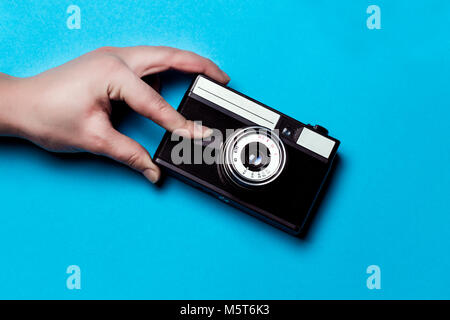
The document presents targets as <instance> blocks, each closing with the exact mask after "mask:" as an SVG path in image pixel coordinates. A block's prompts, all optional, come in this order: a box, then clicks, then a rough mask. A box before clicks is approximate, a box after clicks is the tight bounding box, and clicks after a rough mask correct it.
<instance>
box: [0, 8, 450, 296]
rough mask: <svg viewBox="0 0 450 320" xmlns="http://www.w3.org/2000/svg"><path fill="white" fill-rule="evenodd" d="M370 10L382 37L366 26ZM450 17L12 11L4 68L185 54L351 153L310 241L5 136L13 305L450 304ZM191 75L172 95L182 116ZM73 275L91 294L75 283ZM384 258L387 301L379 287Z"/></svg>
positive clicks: (3, 215)
mask: <svg viewBox="0 0 450 320" xmlns="http://www.w3.org/2000/svg"><path fill="white" fill-rule="evenodd" d="M70 4H76V5H78V6H79V7H80V8H81V19H82V20H81V29H80V30H69V29H68V28H67V27H66V19H67V17H68V16H69V15H68V14H67V13H66V9H67V7H68V6H69V5H70ZM370 4H377V5H379V6H380V8H381V26H382V29H381V30H369V29H368V28H367V27H366V19H367V17H368V16H369V15H368V14H367V13H366V8H367V7H368V5H370ZM449 21H450V2H449V1H445V0H442V1H437V0H435V1H425V0H423V1H380V0H377V1H374V2H372V1H371V2H369V1H349V0H348V1H294V0H293V1H258V2H256V1H248V2H244V1H242V0H233V1H230V0H227V1H195V2H194V1H171V2H165V1H95V2H94V1H87V0H76V1H74V2H70V1H45V2H42V1H1V2H0V72H5V73H8V74H11V75H14V76H31V75H34V74H37V73H39V72H41V71H43V70H46V69H48V68H51V67H54V66H57V65H59V64H62V63H64V62H66V61H68V60H70V59H73V58H75V57H77V56H79V55H81V54H83V53H85V52H88V51H90V50H93V49H95V48H97V47H100V46H103V45H112V46H129V45H141V44H148V45H169V46H174V47H179V48H183V49H188V50H192V51H195V52H197V53H199V54H202V55H204V56H206V57H208V58H211V59H212V60H214V61H215V62H217V63H218V64H219V65H220V66H221V67H222V68H223V69H224V70H225V71H226V72H228V74H229V75H230V76H231V78H232V80H231V83H230V85H231V86H232V87H233V88H235V89H237V90H239V91H242V92H243V93H246V94H248V95H249V96H251V97H254V98H256V99H258V100H260V101H262V102H264V103H266V104H267V105H270V106H272V107H274V108H276V109H278V110H280V111H282V112H284V113H286V114H288V115H290V116H292V117H294V118H297V119H299V120H301V121H303V122H306V123H320V124H321V125H323V126H325V127H327V128H328V129H329V130H330V133H331V134H332V135H333V136H335V137H337V138H338V139H340V140H341V141H342V144H341V147H340V150H339V153H340V161H339V164H338V167H337V169H336V172H335V175H334V177H333V181H332V182H331V185H330V188H329V190H328V193H327V195H326V197H325V199H324V201H323V202H322V204H321V206H320V210H319V212H318V214H317V216H316V217H315V219H314V221H313V222H312V225H311V229H310V231H309V233H308V235H307V237H306V238H305V239H304V240H300V239H297V238H294V237H291V236H289V235H287V234H284V233H283V232H281V231H278V230H277V229H274V228H272V227H270V226H268V225H266V224H264V223H261V222H259V221H257V220H256V219H254V218H252V217H249V216H247V215H245V214H243V213H241V212H240V211H238V210H236V209H233V208H230V207H228V206H226V205H225V204H222V203H221V202H219V201H217V200H215V199H213V198H212V197H209V196H208V195H205V194H203V193H201V192H199V191H197V190H195V189H193V188H190V187H188V186H187V185H185V184H183V183H181V182H179V181H176V180H174V179H167V180H166V183H165V184H164V185H163V186H162V188H159V189H158V188H155V187H154V186H153V185H151V184H150V183H148V182H147V181H146V180H145V179H144V178H143V177H142V176H141V175H139V174H137V173H135V172H133V171H132V170H130V169H128V168H126V167H124V166H122V165H119V164H116V163H114V162H112V161H109V160H106V159H100V158H98V157H95V156H90V155H58V154H52V153H49V152H46V151H43V150H41V149H39V148H38V147H35V146H34V145H32V144H30V143H27V142H22V141H20V140H15V139H10V138H2V139H0V173H1V180H0V181H1V183H0V199H1V203H0V298H44V299H45V298H61V299H72V298H75V299H78V298H88V299H89V298H138V299H140V298H159V299H171V298H177V299H184V298H186V299H196V298H201V299H219V298H236V299H246V298H255V299H257V298H264V299H302V298H314V299H315V298H343V299H345V298H356V299H366V298H368V299H372V298H373V299H392V298H447V299H448V298H450V276H449V271H450V256H449V252H450V250H449V249H450V237H449V235H450V212H449V187H450V184H449V181H450V169H449V167H448V164H449V161H450V148H449V137H450V134H449V126H448V120H449V116H450V99H449V98H450V77H449V72H450V38H449V31H450V27H449ZM188 82H189V80H188V79H185V78H181V80H179V81H170V83H168V84H167V85H166V86H165V88H164V90H163V96H164V97H165V98H166V99H167V100H168V101H169V102H170V103H171V104H172V105H174V106H177V105H178V103H179V101H180V100H181V97H182V95H183V93H184V91H185V90H186V88H187V86H188ZM163 84H164V83H163ZM0 99H1V97H0ZM120 129H121V130H122V131H123V132H125V133H127V134H128V135H130V136H131V137H133V138H135V139H136V140H138V141H139V142H141V143H142V144H143V145H144V146H146V147H147V148H148V150H149V151H150V152H151V153H152V154H153V153H154V151H155V150H156V147H157V145H158V143H159V141H160V139H161V137H162V134H163V130H162V129H161V128H160V127H158V126H157V125H155V124H153V123H151V122H150V121H149V120H146V119H144V118H142V117H140V116H138V115H135V114H128V115H127V116H126V117H125V119H124V121H123V122H122V123H121V125H120ZM71 264H75V265H79V266H80V267H81V273H82V275H81V286H82V289H81V290H68V289H67V288H66V278H67V276H68V275H67V274H66V268H67V266H69V265H71ZM372 264H376V265H379V266H380V268H381V290H369V289H368V288H367V287H366V279H367V277H368V275H367V274H366V268H367V267H368V266H369V265H372Z"/></svg>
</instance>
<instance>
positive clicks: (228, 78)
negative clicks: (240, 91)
mask: <svg viewBox="0 0 450 320" xmlns="http://www.w3.org/2000/svg"><path fill="white" fill-rule="evenodd" d="M220 71H222V70H220ZM222 75H223V77H224V78H225V83H228V82H230V77H229V76H228V75H227V74H226V73H225V72H224V71H222Z"/></svg>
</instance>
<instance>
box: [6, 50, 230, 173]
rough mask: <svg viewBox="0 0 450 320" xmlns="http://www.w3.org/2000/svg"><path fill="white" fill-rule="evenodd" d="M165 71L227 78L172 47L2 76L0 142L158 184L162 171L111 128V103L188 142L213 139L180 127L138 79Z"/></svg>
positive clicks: (105, 53)
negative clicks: (88, 158) (115, 165)
mask: <svg viewBox="0 0 450 320" xmlns="http://www.w3.org/2000/svg"><path fill="white" fill-rule="evenodd" d="M168 69H176V70H180V71H183V72H192V73H203V74H206V75H207V76H209V77H211V78H213V79H215V80H217V81H219V82H221V83H224V84H226V83H228V81H229V80H230V78H229V77H228V76H227V75H226V74H225V73H224V72H223V71H222V70H220V69H219V67H218V66H217V65H216V64H214V63H213V62H212V61H211V60H209V59H206V58H203V57H201V56H199V55H197V54H195V53H193V52H189V51H183V50H178V49H175V48H170V47H149V46H139V47H125V48H115V47H104V48H100V49H97V50H95V51H92V52H89V53H87V54H85V55H83V56H81V57H79V58H77V59H74V60H72V61H69V62H68V63H66V64H63V65H61V66H59V67H56V68H54V69H50V70H47V71H45V72H43V73H41V74H38V75H36V76H33V77H29V78H15V77H11V76H9V75H6V74H3V73H0V135H4V136H16V137H21V138H24V139H28V140H30V141H32V142H34V143H35V144H37V145H39V146H41V147H43V148H45V149H47V150H49V151H55V152H91V153H94V154H97V155H103V156H107V157H109V158H112V159H114V160H116V161H119V162H121V163H123V164H125V165H127V166H129V167H131V168H132V169H135V170H137V171H139V172H141V173H142V174H143V175H144V176H145V177H146V178H147V179H148V180H150V181H151V182H156V181H158V179H159V177H160V169H159V168H158V167H157V166H156V165H155V164H154V163H153V161H152V159H151V157H150V154H149V153H148V151H147V150H146V149H145V148H144V147H143V146H142V145H140V144H139V143H138V142H136V141H134V140H133V139H131V138H129V137H127V136H126V135H124V134H122V133H120V132H119V131H117V130H116V129H114V128H113V126H112V124H111V121H110V115H111V103H110V101H111V100H122V101H125V102H126V103H127V104H128V105H129V106H130V107H131V108H132V109H134V111H136V112H137V113H139V114H141V115H143V116H144V117H146V118H148V119H150V120H151V121H153V122H155V123H157V124H159V125H161V126H162V127H164V128H166V129H167V130H169V131H177V132H180V133H181V134H182V135H185V136H188V137H190V138H202V137H205V136H208V135H210V134H211V130H210V129H208V128H206V127H200V128H199V127H198V126H196V125H195V124H194V123H193V122H192V121H190V120H186V119H185V118H184V117H183V116H182V115H181V114H179V113H178V112H177V111H176V110H175V109H174V108H173V107H172V106H170V105H169V104H168V103H167V102H166V101H165V100H164V99H163V98H162V97H161V96H160V95H159V93H158V92H157V91H155V89H153V88H152V87H151V86H149V85H147V84H146V83H145V82H144V81H142V80H141V77H143V76H146V75H150V74H155V73H159V72H162V71H165V70H168Z"/></svg>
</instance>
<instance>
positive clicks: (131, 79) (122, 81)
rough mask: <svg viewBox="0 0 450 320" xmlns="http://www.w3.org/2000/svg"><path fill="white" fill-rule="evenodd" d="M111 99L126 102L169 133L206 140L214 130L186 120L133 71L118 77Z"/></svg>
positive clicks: (122, 73)
mask: <svg viewBox="0 0 450 320" xmlns="http://www.w3.org/2000/svg"><path fill="white" fill-rule="evenodd" d="M111 89H112V90H111V93H112V94H113V96H110V98H111V99H121V100H124V101H125V102H126V103H127V104H128V105H129V106H130V107H131V108H132V109H134V110H135V111H136V112H138V113H140V114H141V115H143V116H144V117H147V118H149V119H150V120H152V121H154V122H156V123H157V124H159V125H160V126H162V127H164V128H166V129H167V130H169V131H175V133H176V134H178V135H181V136H184V137H189V138H196V139H199V138H204V137H207V136H210V135H211V133H212V130H211V129H209V128H207V127H203V126H201V125H200V124H196V123H194V122H193V121H190V120H186V118H184V117H183V116H182V115H181V114H180V113H178V112H177V111H176V110H175V109H174V108H173V107H172V106H171V105H169V104H168V103H167V102H166V100H164V98H163V97H161V96H160V95H159V94H158V93H157V92H156V91H155V90H154V89H153V88H151V87H150V86H148V85H147V84H146V83H145V82H144V81H142V80H141V79H139V78H138V76H136V75H135V74H134V73H133V72H131V71H124V72H121V73H120V74H118V75H117V77H116V79H115V80H114V81H113V83H112V88H111Z"/></svg>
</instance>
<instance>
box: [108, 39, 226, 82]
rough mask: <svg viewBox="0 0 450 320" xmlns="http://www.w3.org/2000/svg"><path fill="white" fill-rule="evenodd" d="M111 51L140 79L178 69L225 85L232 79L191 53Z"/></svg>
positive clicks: (144, 49) (173, 50) (152, 49)
mask: <svg viewBox="0 0 450 320" xmlns="http://www.w3.org/2000/svg"><path fill="white" fill-rule="evenodd" d="M111 50H112V52H113V53H114V54H116V55H117V56H118V57H119V58H121V59H122V60H123V61H124V62H125V63H126V64H127V66H128V67H129V68H130V69H131V70H133V72H134V73H135V74H136V75H137V76H139V77H143V76H145V75H148V74H152V73H157V72H162V71H165V70H168V69H176V70H179V71H184V72H192V73H203V74H205V75H207V76H209V77H210V78H212V79H214V80H216V81H219V82H221V83H224V84H226V83H228V82H229V81H230V77H229V76H228V75H227V74H226V73H225V72H224V71H222V70H221V69H220V68H219V67H218V66H217V65H216V64H215V63H214V62H212V61H211V60H210V59H207V58H204V57H202V56H200V55H198V54H196V53H194V52H191V51H186V50H180V49H176V48H172V47H163V46H161V47H151V46H137V47H124V48H112V49H111Z"/></svg>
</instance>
